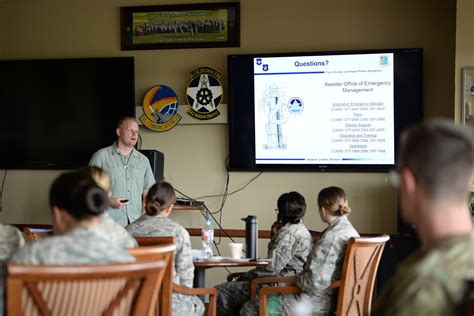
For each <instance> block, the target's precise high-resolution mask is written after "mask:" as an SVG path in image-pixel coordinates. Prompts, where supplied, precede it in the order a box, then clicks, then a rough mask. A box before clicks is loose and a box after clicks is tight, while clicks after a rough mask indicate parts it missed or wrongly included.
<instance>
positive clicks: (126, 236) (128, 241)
mask: <svg viewBox="0 0 474 316" xmlns="http://www.w3.org/2000/svg"><path fill="white" fill-rule="evenodd" d="M79 171H80V172H82V173H84V174H85V175H86V176H90V177H91V178H92V180H94V181H95V183H96V184H97V185H98V186H99V187H101V188H102V189H104V191H105V192H106V193H107V197H108V198H109V200H110V197H111V196H112V192H111V191H110V178H109V175H108V174H107V172H106V171H105V170H104V169H102V168H99V167H96V166H87V167H83V168H81V169H79ZM98 228H99V229H101V230H102V231H103V232H104V233H105V234H106V235H107V237H108V238H109V240H110V242H111V243H113V244H114V245H118V246H119V247H122V248H136V247H138V244H137V241H136V240H135V238H133V237H132V235H130V233H129V232H128V231H127V230H126V229H125V228H124V227H123V226H121V225H119V224H118V223H117V222H116V221H114V220H113V218H112V217H111V216H110V215H109V213H108V212H107V211H105V212H104V213H102V214H101V215H100V216H99V225H98Z"/></svg>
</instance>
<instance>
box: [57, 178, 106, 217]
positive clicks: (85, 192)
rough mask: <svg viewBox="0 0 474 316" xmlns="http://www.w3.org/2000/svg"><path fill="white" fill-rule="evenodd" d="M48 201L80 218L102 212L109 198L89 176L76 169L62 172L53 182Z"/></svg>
mask: <svg viewBox="0 0 474 316" xmlns="http://www.w3.org/2000/svg"><path fill="white" fill-rule="evenodd" d="M49 203H50V206H51V207H53V206H56V207H59V208H61V209H64V210H65V211H66V212H67V213H69V214H70V215H71V216H72V217H74V218H75V219H77V220H82V219H86V218H89V217H91V216H97V215H100V214H102V213H103V212H104V211H105V209H106V208H107V207H108V205H109V200H108V197H107V193H106V192H105V191H104V190H103V189H101V188H100V187H99V186H98V185H97V184H96V183H95V182H94V180H92V179H91V178H90V176H88V175H86V174H83V173H80V172H78V171H76V172H67V173H63V174H61V175H60V176H59V177H58V178H57V179H56V180H55V181H54V182H53V184H52V185H51V189H50V192H49Z"/></svg>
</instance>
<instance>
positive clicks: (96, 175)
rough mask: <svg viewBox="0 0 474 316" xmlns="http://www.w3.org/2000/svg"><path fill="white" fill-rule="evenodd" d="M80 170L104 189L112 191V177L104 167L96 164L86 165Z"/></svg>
mask: <svg viewBox="0 0 474 316" xmlns="http://www.w3.org/2000/svg"><path fill="white" fill-rule="evenodd" d="M79 172H81V173H83V174H85V175H88V176H90V177H91V178H92V180H94V181H95V183H96V184H97V185H98V186H99V187H101V188H102V189H104V191H106V192H109V191H110V178H109V175H108V174H107V172H106V171H105V170H104V169H102V168H100V167H96V166H86V167H82V168H80V169H79Z"/></svg>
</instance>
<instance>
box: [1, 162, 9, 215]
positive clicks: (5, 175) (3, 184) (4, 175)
mask: <svg viewBox="0 0 474 316" xmlns="http://www.w3.org/2000/svg"><path fill="white" fill-rule="evenodd" d="M7 172H8V169H5V173H4V174H3V180H2V188H1V190H0V205H1V207H0V210H3V189H4V188H5V179H6V178H7Z"/></svg>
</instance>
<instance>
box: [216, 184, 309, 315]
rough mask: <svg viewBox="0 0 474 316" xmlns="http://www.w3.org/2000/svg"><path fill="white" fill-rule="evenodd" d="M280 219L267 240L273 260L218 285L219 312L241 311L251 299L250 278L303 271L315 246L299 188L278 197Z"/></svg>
mask: <svg viewBox="0 0 474 316" xmlns="http://www.w3.org/2000/svg"><path fill="white" fill-rule="evenodd" d="M277 206H278V209H277V210H276V211H277V213H278V217H277V222H276V223H274V224H273V225H272V231H273V233H274V235H273V236H272V238H271V240H270V242H269V244H268V258H270V259H272V260H271V263H270V264H268V265H267V266H265V267H257V268H255V269H252V270H250V271H248V272H246V273H244V274H242V275H240V276H239V278H238V279H237V280H236V281H232V282H227V283H222V284H219V285H217V286H216V288H217V293H218V295H217V314H218V315H233V314H238V313H239V310H240V308H241V307H242V305H243V304H244V303H245V302H246V301H248V300H250V282H251V280H252V279H254V278H262V277H268V276H292V275H296V274H298V273H301V272H302V271H303V266H304V264H305V262H306V260H307V259H308V255H309V253H310V251H311V248H312V246H313V239H312V237H311V234H310V233H309V231H308V229H307V228H306V226H305V225H304V223H303V217H304V215H305V213H306V201H305V199H304V197H303V196H302V195H301V194H299V193H298V192H295V191H292V192H289V193H284V194H282V195H281V196H280V197H279V198H278V202H277Z"/></svg>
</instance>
